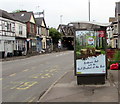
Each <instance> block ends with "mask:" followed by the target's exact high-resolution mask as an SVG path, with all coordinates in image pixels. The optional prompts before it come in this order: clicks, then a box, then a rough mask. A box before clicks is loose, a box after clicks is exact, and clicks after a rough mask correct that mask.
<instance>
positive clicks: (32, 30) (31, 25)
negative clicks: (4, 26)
mask: <svg viewBox="0 0 120 104" xmlns="http://www.w3.org/2000/svg"><path fill="white" fill-rule="evenodd" d="M30 32H31V33H34V24H30Z"/></svg>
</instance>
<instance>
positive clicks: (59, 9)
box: [0, 0, 120, 28]
mask: <svg viewBox="0 0 120 104" xmlns="http://www.w3.org/2000/svg"><path fill="white" fill-rule="evenodd" d="M88 1H89V0H0V9H2V10H5V11H8V12H13V11H15V10H27V11H33V12H34V13H35V12H42V11H43V10H44V13H45V21H46V25H47V26H49V27H54V28H57V27H58V26H59V24H68V23H70V22H76V21H89V14H88ZM118 1H120V0H90V5H91V6H90V14H91V16H90V20H91V21H96V22H100V23H108V22H109V17H114V16H115V2H118Z"/></svg>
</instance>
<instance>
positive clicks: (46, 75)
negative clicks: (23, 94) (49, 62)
mask: <svg viewBox="0 0 120 104" xmlns="http://www.w3.org/2000/svg"><path fill="white" fill-rule="evenodd" d="M50 77H51V75H50V73H47V74H45V75H43V76H41V78H50Z"/></svg>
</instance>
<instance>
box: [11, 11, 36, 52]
mask: <svg viewBox="0 0 120 104" xmlns="http://www.w3.org/2000/svg"><path fill="white" fill-rule="evenodd" d="M11 14H12V15H13V16H14V17H15V18H16V19H17V20H20V21H22V22H24V23H26V25H27V39H26V40H27V52H30V53H31V52H34V51H36V43H37V42H36V41H37V39H36V21H35V18H34V14H33V12H27V11H20V12H16V13H11Z"/></svg>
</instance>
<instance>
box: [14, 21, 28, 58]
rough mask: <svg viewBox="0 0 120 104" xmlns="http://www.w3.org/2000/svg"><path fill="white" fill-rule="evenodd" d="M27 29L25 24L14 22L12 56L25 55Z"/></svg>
mask: <svg viewBox="0 0 120 104" xmlns="http://www.w3.org/2000/svg"><path fill="white" fill-rule="evenodd" d="M26 39H27V27H26V23H24V22H22V21H20V20H16V21H15V47H14V55H15V56H17V55H26V54H27V40H26Z"/></svg>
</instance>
